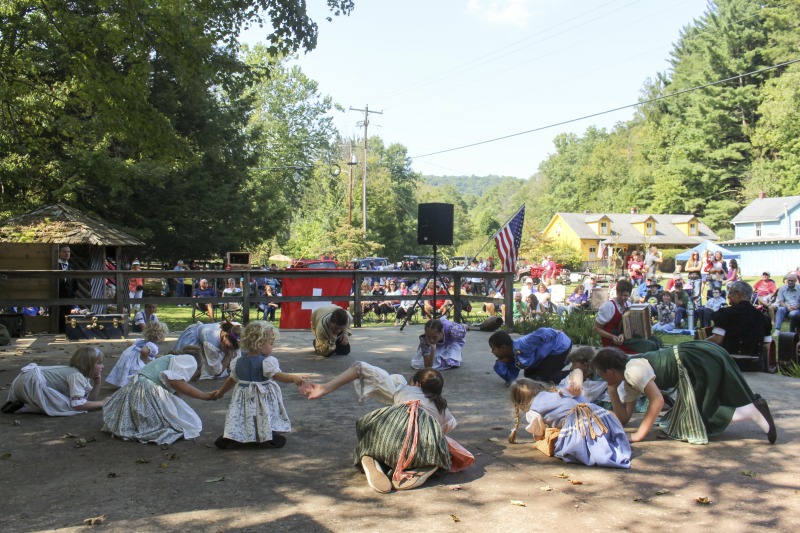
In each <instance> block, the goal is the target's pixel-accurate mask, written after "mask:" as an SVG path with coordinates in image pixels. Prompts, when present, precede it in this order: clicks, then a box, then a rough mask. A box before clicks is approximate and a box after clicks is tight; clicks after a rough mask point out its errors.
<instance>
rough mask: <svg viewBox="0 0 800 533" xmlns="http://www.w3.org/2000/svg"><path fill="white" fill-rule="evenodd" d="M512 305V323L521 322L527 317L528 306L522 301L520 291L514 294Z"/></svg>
mask: <svg viewBox="0 0 800 533" xmlns="http://www.w3.org/2000/svg"><path fill="white" fill-rule="evenodd" d="M529 296H530V295H529ZM513 305H514V307H513V315H514V322H515V323H516V322H522V321H523V320H525V319H526V317H527V316H528V304H527V303H526V302H523V301H522V293H521V292H520V291H517V292H515V293H514V303H513Z"/></svg>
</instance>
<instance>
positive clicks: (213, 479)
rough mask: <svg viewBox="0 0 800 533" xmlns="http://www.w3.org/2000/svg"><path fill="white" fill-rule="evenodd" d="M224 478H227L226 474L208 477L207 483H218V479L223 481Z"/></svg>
mask: <svg viewBox="0 0 800 533" xmlns="http://www.w3.org/2000/svg"><path fill="white" fill-rule="evenodd" d="M223 479H225V476H220V477H212V478H211V479H207V480H206V483H216V482H217V481H222V480H223Z"/></svg>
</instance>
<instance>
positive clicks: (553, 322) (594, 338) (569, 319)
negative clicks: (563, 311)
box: [511, 311, 600, 346]
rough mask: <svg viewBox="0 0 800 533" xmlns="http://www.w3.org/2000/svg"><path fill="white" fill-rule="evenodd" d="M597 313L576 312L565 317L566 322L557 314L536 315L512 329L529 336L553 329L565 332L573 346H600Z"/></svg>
mask: <svg viewBox="0 0 800 533" xmlns="http://www.w3.org/2000/svg"><path fill="white" fill-rule="evenodd" d="M596 318H597V313H593V312H588V311H576V312H573V313H569V314H567V315H565V316H564V320H563V321H562V320H561V318H560V317H559V316H558V315H557V314H555V313H548V314H546V315H536V317H534V318H533V319H532V320H525V321H522V322H519V323H517V324H514V326H513V327H512V328H511V329H512V331H513V332H514V333H519V334H522V335H527V334H528V333H532V332H534V331H536V330H537V329H539V328H553V329H558V330H561V331H563V332H564V333H566V334H567V336H568V337H569V338H570V340H572V344H587V345H589V346H600V335H598V334H597V332H595V330H594V323H595V319H596Z"/></svg>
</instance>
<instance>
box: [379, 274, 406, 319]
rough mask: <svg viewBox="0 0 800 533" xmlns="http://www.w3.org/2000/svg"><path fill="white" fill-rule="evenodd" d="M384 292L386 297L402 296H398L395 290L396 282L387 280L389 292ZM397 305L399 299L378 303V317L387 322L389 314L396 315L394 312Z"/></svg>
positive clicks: (397, 290)
mask: <svg viewBox="0 0 800 533" xmlns="http://www.w3.org/2000/svg"><path fill="white" fill-rule="evenodd" d="M385 292H386V296H402V295H401V294H400V290H399V289H398V288H397V281H395V280H389V290H388V291H385ZM399 305H400V299H399V298H395V299H391V298H390V299H388V300H384V301H382V302H378V310H379V313H378V316H379V317H384V319H385V321H386V322H388V321H389V315H390V314H394V315H396V313H395V310H396V308H397V307H398V306H399ZM381 321H383V320H381Z"/></svg>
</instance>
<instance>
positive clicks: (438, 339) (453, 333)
mask: <svg viewBox="0 0 800 533" xmlns="http://www.w3.org/2000/svg"><path fill="white" fill-rule="evenodd" d="M466 336H467V328H466V327H465V326H464V325H463V324H457V323H455V322H451V321H449V320H447V319H444V318H435V319H432V320H428V321H427V322H426V323H425V333H424V334H423V335H420V336H419V347H418V348H417V353H416V354H415V355H414V357H413V358H412V359H411V366H412V368H416V369H420V368H433V369H434V370H447V369H448V368H457V367H459V366H461V350H462V349H463V348H464V345H465V344H466V340H465V339H466Z"/></svg>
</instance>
